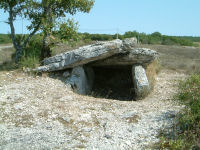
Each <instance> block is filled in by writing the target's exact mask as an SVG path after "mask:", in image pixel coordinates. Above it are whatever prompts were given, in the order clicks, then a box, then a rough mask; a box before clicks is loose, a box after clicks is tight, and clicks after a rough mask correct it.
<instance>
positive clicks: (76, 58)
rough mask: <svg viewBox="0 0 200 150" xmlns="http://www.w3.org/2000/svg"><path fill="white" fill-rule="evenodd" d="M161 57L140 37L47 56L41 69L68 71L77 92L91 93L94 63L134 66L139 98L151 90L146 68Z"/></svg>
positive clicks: (133, 70)
mask: <svg viewBox="0 0 200 150" xmlns="http://www.w3.org/2000/svg"><path fill="white" fill-rule="evenodd" d="M157 57H158V53H157V52H156V51H155V50H151V49H146V48H138V47H137V39H136V38H128V39H124V40H119V39H117V40H113V41H106V42H97V43H95V44H92V45H88V46H83V47H80V48H78V49H75V50H72V51H67V52H65V53H62V54H58V55H56V56H53V57H50V58H46V59H44V61H43V64H44V66H40V67H38V68H36V69H35V71H37V72H53V71H60V70H62V71H65V72H64V76H65V77H66V85H67V86H68V87H70V88H71V89H72V90H73V91H74V92H76V93H78V94H82V95H88V94H90V93H91V91H92V87H93V84H94V78H95V74H94V71H93V67H112V66H115V67H116V66H119V67H123V66H131V69H132V70H131V71H132V80H133V85H134V92H135V96H136V98H137V99H140V98H143V97H145V96H146V95H147V94H148V93H149V92H150V85H149V81H148V78H147V75H146V71H145V68H146V67H147V66H148V65H149V64H150V63H152V62H153V61H154V60H155V59H156V58H157Z"/></svg>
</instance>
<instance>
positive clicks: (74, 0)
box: [39, 0, 94, 58]
mask: <svg viewBox="0 0 200 150" xmlns="http://www.w3.org/2000/svg"><path fill="white" fill-rule="evenodd" d="M93 5H94V0H42V1H41V9H40V10H41V11H42V12H43V14H44V15H43V18H42V26H41V28H42V30H43V33H44V38H43V48H42V52H41V57H42V58H45V57H49V56H50V55H51V51H50V48H49V44H50V37H51V33H52V29H53V28H54V27H55V26H56V24H57V20H58V18H61V17H66V15H67V14H70V15H74V14H76V13H77V12H84V13H88V12H89V11H90V9H91V8H92V6H93ZM40 10H39V11H40Z"/></svg>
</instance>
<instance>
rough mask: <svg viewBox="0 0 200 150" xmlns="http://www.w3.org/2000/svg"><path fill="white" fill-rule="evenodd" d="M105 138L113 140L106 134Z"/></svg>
mask: <svg viewBox="0 0 200 150" xmlns="http://www.w3.org/2000/svg"><path fill="white" fill-rule="evenodd" d="M104 137H105V138H107V139H111V138H112V136H110V135H108V134H105V135H104Z"/></svg>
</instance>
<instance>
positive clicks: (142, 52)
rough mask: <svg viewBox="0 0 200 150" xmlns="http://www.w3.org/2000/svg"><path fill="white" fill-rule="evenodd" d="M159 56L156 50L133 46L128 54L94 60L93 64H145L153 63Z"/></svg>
mask: <svg viewBox="0 0 200 150" xmlns="http://www.w3.org/2000/svg"><path fill="white" fill-rule="evenodd" d="M157 56H158V53H157V52H156V51H154V50H151V49H146V48H133V49H132V50H130V51H129V52H128V53H126V54H118V55H116V56H112V57H109V58H106V59H104V60H100V61H97V62H94V63H93V64H92V66H113V65H114V66H117V65H134V64H143V65H145V64H149V63H151V62H152V61H153V60H154V59H155V58H156V57H157Z"/></svg>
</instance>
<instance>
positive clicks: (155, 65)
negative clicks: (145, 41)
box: [146, 60, 161, 90]
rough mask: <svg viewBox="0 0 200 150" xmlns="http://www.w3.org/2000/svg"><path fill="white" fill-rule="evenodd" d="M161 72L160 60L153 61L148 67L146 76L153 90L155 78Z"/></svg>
mask: <svg viewBox="0 0 200 150" xmlns="http://www.w3.org/2000/svg"><path fill="white" fill-rule="evenodd" d="M160 70H161V65H160V61H159V60H155V61H153V62H152V63H151V64H149V65H148V66H147V67H146V74H147V78H148V80H149V84H150V88H151V90H153V87H154V84H155V76H156V74H157V73H159V71H160Z"/></svg>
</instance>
